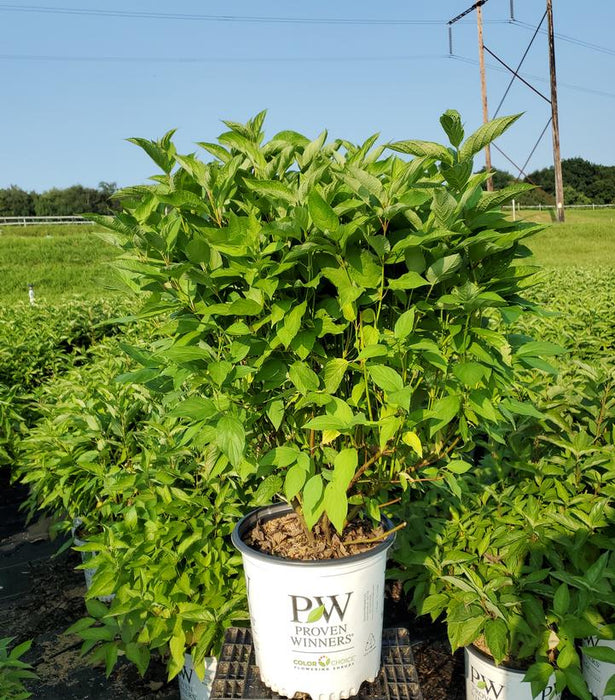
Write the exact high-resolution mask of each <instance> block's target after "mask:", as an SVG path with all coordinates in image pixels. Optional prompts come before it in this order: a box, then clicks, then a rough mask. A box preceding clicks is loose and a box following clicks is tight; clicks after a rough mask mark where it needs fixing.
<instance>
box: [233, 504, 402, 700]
mask: <svg viewBox="0 0 615 700" xmlns="http://www.w3.org/2000/svg"><path fill="white" fill-rule="evenodd" d="M291 512H292V509H291V508H290V507H289V506H287V505H286V504H280V505H275V506H267V507H265V508H259V509H258V510H255V511H253V512H252V513H250V514H249V515H247V516H246V517H245V518H243V520H241V521H240V522H239V523H238V524H237V526H236V527H235V529H234V531H233V535H232V541H233V544H234V545H235V547H236V548H237V549H238V550H239V551H240V552H241V554H242V557H243V566H244V572H245V576H246V585H247V589H248V606H249V608H250V619H251V623H252V637H253V641H254V653H255V656H256V664H257V666H258V668H259V670H260V674H261V679H262V681H263V683H265V685H267V686H269V687H270V688H271V689H272V690H274V691H275V692H277V693H279V694H280V695H282V696H286V697H290V698H292V697H293V695H294V694H295V693H309V695H310V696H311V697H312V700H338V699H339V698H349V697H351V696H353V695H356V694H358V692H359V687H360V685H361V683H363V681H370V682H371V681H374V680H375V678H376V676H377V675H378V672H379V671H380V652H381V644H382V615H383V607H384V571H385V565H386V557H387V550H388V549H389V547H390V546H391V545H392V544H393V541H394V540H395V535H390V536H389V537H387V538H386V539H385V540H383V541H382V542H380V543H379V544H377V545H376V546H375V547H373V548H372V549H370V550H369V551H367V552H362V553H361V554H354V555H352V556H349V557H344V558H342V559H326V560H319V561H299V560H293V559H285V558H282V557H275V556H272V555H269V554H264V553H262V552H259V551H257V550H255V549H252V547H249V546H248V545H246V544H245V543H244V542H243V535H244V534H245V533H246V532H248V531H249V530H250V529H251V528H252V527H253V526H254V525H255V524H256V523H257V522H266V521H268V520H272V519H274V518H277V517H281V516H284V515H286V514H288V513H291ZM387 524H388V523H387ZM321 606H322V607H323V608H324V611H323V613H322V615H321V617H320V618H319V619H317V620H314V621H312V622H310V621H309V615H310V613H313V612H314V611H317V610H318V608H320V607H321Z"/></svg>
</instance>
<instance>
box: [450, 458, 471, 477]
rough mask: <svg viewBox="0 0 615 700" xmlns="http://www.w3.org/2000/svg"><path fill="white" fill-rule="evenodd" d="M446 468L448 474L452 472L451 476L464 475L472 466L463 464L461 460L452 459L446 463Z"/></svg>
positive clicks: (466, 463)
mask: <svg viewBox="0 0 615 700" xmlns="http://www.w3.org/2000/svg"><path fill="white" fill-rule="evenodd" d="M446 468H447V469H448V470H449V471H450V472H453V474H465V473H466V472H467V471H470V469H472V465H471V464H469V463H468V462H464V461H463V460H462V459H453V460H451V461H450V462H447V464H446Z"/></svg>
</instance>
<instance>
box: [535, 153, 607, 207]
mask: <svg viewBox="0 0 615 700" xmlns="http://www.w3.org/2000/svg"><path fill="white" fill-rule="evenodd" d="M562 178H563V180H564V186H565V187H566V186H567V187H571V188H572V189H573V190H574V192H571V195H572V196H573V199H574V198H578V197H585V198H586V199H587V200H589V202H588V203H592V202H593V203H594V204H611V203H613V202H615V166H612V165H597V164H596V163H591V162H590V161H588V160H585V159H584V158H565V159H564V160H563V161H562ZM528 179H530V180H531V181H532V182H535V183H536V184H538V185H539V186H540V187H542V189H544V190H545V192H548V193H549V194H550V195H552V196H555V177H554V174H553V167H550V168H542V170H535V171H534V172H533V173H530V174H529V176H528ZM575 192H576V194H575ZM564 201H565V202H566V201H567V200H566V197H564ZM573 203H575V202H573V201H568V204H573ZM579 203H580V202H579Z"/></svg>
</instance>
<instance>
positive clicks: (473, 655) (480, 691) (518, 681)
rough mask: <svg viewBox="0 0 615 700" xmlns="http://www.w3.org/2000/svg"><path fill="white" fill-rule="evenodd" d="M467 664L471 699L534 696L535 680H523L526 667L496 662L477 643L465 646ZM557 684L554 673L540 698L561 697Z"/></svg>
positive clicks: (528, 698) (507, 699)
mask: <svg viewBox="0 0 615 700" xmlns="http://www.w3.org/2000/svg"><path fill="white" fill-rule="evenodd" d="M465 666H466V698H467V700H533V695H532V686H531V684H530V683H524V682H523V677H524V676H525V673H526V672H525V671H519V670H517V669H514V668H506V667H504V666H496V665H495V663H494V662H493V660H492V659H490V658H489V657H488V656H486V655H485V654H483V653H482V652H480V651H479V650H478V649H477V648H476V647H466V648H465ZM554 688H555V676H554V675H553V676H552V677H551V680H550V682H549V685H548V686H547V687H546V688H545V689H544V690H543V691H542V693H539V695H538V696H537V700H559V698H561V694H560V693H555V690H554Z"/></svg>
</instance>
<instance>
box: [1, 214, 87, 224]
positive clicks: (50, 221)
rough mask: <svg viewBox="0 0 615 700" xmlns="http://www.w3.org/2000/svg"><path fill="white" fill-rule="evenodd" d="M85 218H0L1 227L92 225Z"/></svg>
mask: <svg viewBox="0 0 615 700" xmlns="http://www.w3.org/2000/svg"><path fill="white" fill-rule="evenodd" d="M91 223H92V222H91V221H88V219H84V218H83V216H0V226H35V225H37V224H45V225H46V226H47V225H49V224H91Z"/></svg>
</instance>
